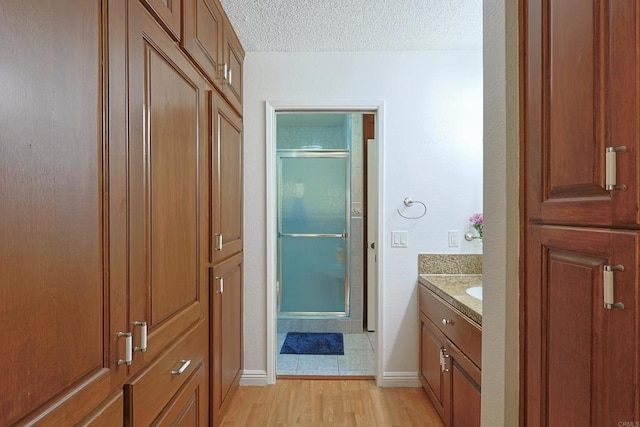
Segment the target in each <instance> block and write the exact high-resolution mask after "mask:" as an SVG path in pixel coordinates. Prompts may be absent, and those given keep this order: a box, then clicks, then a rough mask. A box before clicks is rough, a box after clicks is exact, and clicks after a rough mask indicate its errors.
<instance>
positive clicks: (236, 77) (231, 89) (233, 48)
mask: <svg viewBox="0 0 640 427" xmlns="http://www.w3.org/2000/svg"><path fill="white" fill-rule="evenodd" d="M243 62H244V49H242V45H241V44H240V41H239V40H238V36H236V33H235V32H234V31H233V28H232V27H231V24H230V23H229V21H228V20H227V19H225V26H224V31H223V64H224V65H223V66H226V67H227V75H226V81H225V83H224V85H223V88H222V93H223V94H224V96H225V98H227V100H228V101H229V103H230V104H231V105H232V106H233V108H235V109H236V111H239V112H242V78H243V75H242V64H243Z"/></svg>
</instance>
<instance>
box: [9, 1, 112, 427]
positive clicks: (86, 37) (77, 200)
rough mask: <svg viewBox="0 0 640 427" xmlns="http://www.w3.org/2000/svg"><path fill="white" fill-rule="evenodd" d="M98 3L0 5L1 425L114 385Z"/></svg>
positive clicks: (54, 421) (92, 398) (60, 412)
mask: <svg viewBox="0 0 640 427" xmlns="http://www.w3.org/2000/svg"><path fill="white" fill-rule="evenodd" d="M102 8H103V4H102V2H101V1H98V0H64V1H55V2H41V1H36V0H28V1H25V0H6V1H3V2H2V6H0V9H1V10H2V12H1V13H0V34H2V36H1V37H0V58H2V59H1V60H0V62H1V63H2V66H1V67H0V68H2V78H1V79H0V93H1V94H2V96H0V111H2V112H1V113H0V200H2V202H0V218H2V220H0V260H1V261H0V265H1V267H0V324H1V325H2V327H1V328H0V342H2V350H0V396H1V397H0V425H13V424H14V423H18V422H20V423H28V422H35V421H34V420H35V419H37V420H38V421H37V422H39V423H41V424H43V425H45V424H50V425H69V424H74V423H76V422H78V421H79V420H80V419H81V418H82V417H84V416H85V415H87V414H88V412H89V411H90V410H91V408H92V407H94V406H97V405H98V404H99V403H100V402H101V401H103V400H104V399H106V398H107V396H108V395H109V392H110V381H111V379H110V370H109V362H108V360H109V357H108V354H109V350H108V346H107V343H106V337H105V330H106V325H107V324H108V322H109V317H108V313H106V312H105V310H103V308H104V307H105V306H108V302H107V298H106V297H105V295H107V294H108V293H107V289H108V284H107V282H106V280H105V279H106V278H105V276H104V275H103V263H104V257H103V255H104V251H103V244H104V240H103V227H104V221H105V219H104V216H103V215H104V214H103V195H104V193H103V188H104V187H103V186H104V183H103V172H104V170H103V166H102V164H103V163H102V162H103V139H102V135H103V128H102V102H103V100H104V99H103V94H102V90H101V88H102V82H103V79H102V58H101V54H100V52H101V46H102V29H103V28H102V22H103V21H102V16H101V15H102ZM69 11H73V13H69ZM61 47H63V48H61ZM71 64H73V65H71ZM27 414H30V415H27Z"/></svg>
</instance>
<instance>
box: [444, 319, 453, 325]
mask: <svg viewBox="0 0 640 427" xmlns="http://www.w3.org/2000/svg"><path fill="white" fill-rule="evenodd" d="M442 324H443V325H445V326H447V325H453V320H450V319H442Z"/></svg>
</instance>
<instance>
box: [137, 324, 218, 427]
mask: <svg viewBox="0 0 640 427" xmlns="http://www.w3.org/2000/svg"><path fill="white" fill-rule="evenodd" d="M206 357H207V325H206V323H205V322H202V323H200V324H199V325H198V326H197V327H196V328H195V329H194V330H191V331H189V332H188V333H187V334H186V335H185V336H184V337H183V338H182V339H176V342H175V343H174V344H173V346H172V347H171V348H169V349H168V350H167V351H166V352H165V353H164V354H163V355H162V356H161V357H160V358H159V359H157V360H156V361H155V362H153V363H152V364H151V365H150V366H149V367H148V368H147V369H145V370H144V371H143V372H142V373H141V374H140V375H139V376H137V377H136V378H133V379H132V380H130V381H128V382H127V383H126V384H125V387H124V391H125V422H126V424H127V425H131V426H146V425H151V424H152V422H153V421H154V420H156V419H158V418H159V419H160V420H162V419H167V417H169V418H170V419H177V418H180V416H179V414H180V413H179V412H178V413H175V412H174V411H173V409H174V408H175V407H176V402H175V400H176V399H177V400H180V398H181V395H182V396H184V394H185V393H183V392H181V391H180V389H182V388H184V387H191V386H189V385H188V384H189V382H190V381H191V377H192V376H193V375H195V376H196V378H198V379H199V378H200V377H201V375H203V373H204V365H203V364H204V363H205V361H206ZM194 393H195V392H194ZM192 395H193V394H192ZM196 396H197V397H198V400H197V401H196V402H194V404H195V405H198V406H200V411H201V414H200V415H199V416H198V417H197V419H202V418H205V419H207V418H208V411H207V408H206V404H207V402H208V392H207V388H206V387H199V389H198V391H197V393H196ZM184 405H186V404H184ZM184 405H183V406H184ZM171 414H173V415H171ZM158 424H160V425H163V424H164V425H166V423H165V422H158Z"/></svg>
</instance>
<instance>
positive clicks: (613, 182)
mask: <svg viewBox="0 0 640 427" xmlns="http://www.w3.org/2000/svg"><path fill="white" fill-rule="evenodd" d="M626 151H627V147H625V146H624V145H621V146H619V147H607V149H606V152H605V185H604V189H605V190H607V191H613V190H626V189H627V186H626V185H625V184H622V185H618V178H617V168H618V166H617V163H618V161H617V156H618V153H624V152H626Z"/></svg>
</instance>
